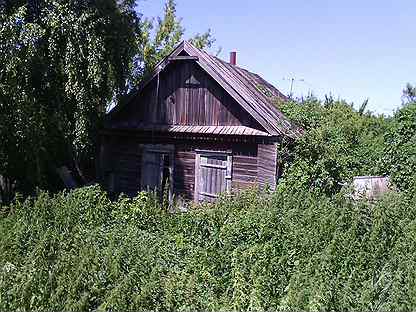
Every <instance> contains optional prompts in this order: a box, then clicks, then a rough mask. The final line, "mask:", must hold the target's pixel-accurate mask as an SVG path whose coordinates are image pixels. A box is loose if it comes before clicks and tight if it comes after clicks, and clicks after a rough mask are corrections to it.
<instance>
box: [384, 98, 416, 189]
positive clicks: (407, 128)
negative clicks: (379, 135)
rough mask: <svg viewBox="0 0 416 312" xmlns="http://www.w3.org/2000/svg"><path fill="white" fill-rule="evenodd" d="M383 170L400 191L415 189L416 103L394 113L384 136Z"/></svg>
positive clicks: (406, 105)
mask: <svg viewBox="0 0 416 312" xmlns="http://www.w3.org/2000/svg"><path fill="white" fill-rule="evenodd" d="M385 140H386V146H385V151H384V153H385V155H384V158H383V168H384V170H385V171H386V172H388V173H389V174H390V175H391V177H392V179H393V182H394V183H395V184H396V185H397V187H398V188H399V189H400V190H403V191H410V192H412V191H414V190H415V187H416V102H411V103H408V104H405V105H404V106H403V107H402V108H401V109H400V110H398V111H397V112H396V114H395V115H394V118H393V120H392V123H391V127H390V128H389V130H388V131H387V132H386V134H385Z"/></svg>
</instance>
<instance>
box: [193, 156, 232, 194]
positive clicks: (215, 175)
mask: <svg viewBox="0 0 416 312" xmlns="http://www.w3.org/2000/svg"><path fill="white" fill-rule="evenodd" d="M231 157H232V156H231V154H229V153H225V152H210V151H204V152H197V155H196V162H195V166H196V168H195V169H196V170H195V200H196V201H208V202H213V201H215V200H216V199H217V198H218V197H219V195H220V194H221V193H225V192H230V190H231V161H232V158H231Z"/></svg>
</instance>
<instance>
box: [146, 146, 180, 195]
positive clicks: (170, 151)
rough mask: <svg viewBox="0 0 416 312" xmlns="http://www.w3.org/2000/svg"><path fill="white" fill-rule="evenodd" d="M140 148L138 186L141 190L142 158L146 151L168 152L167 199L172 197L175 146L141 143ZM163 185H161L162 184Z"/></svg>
mask: <svg viewBox="0 0 416 312" xmlns="http://www.w3.org/2000/svg"><path fill="white" fill-rule="evenodd" d="M141 148H142V172H141V177H140V184H141V185H140V188H141V189H142V190H143V187H144V173H145V163H144V158H145V156H144V155H145V154H146V153H155V154H168V155H169V201H172V199H173V177H174V168H175V164H174V161H175V157H174V152H175V146H174V145H173V144H141ZM160 174H161V176H160V179H161V180H162V177H163V170H162V172H160ZM162 187H163V185H162ZM162 191H164V190H162Z"/></svg>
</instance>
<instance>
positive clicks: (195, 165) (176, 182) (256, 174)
mask: <svg viewBox="0 0 416 312" xmlns="http://www.w3.org/2000/svg"><path fill="white" fill-rule="evenodd" d="M277 98H280V99H282V100H285V99H286V97H285V96H284V95H283V94H282V93H281V92H280V91H279V90H277V89H276V88H275V87H273V86H272V85H271V84H269V83H268V82H266V81H265V80H264V79H262V78H261V77H260V76H258V75H256V74H254V73H251V72H249V71H247V70H244V69H242V68H240V67H238V66H236V54H235V52H232V53H231V61H230V63H228V62H224V61H222V60H220V59H219V58H217V57H214V56H211V55H209V54H207V53H206V52H204V51H201V50H199V49H197V48H195V47H194V46H193V45H191V44H190V43H189V42H186V41H184V42H182V43H180V44H179V45H178V46H177V47H176V48H175V49H174V51H173V52H172V53H171V54H170V55H169V56H167V57H166V58H165V59H164V60H163V61H161V62H160V63H159V64H158V65H157V66H156V68H155V70H154V72H153V73H152V74H151V75H150V76H149V78H148V79H147V80H145V81H143V83H142V84H141V85H140V86H139V87H138V89H137V90H136V91H135V92H133V93H132V94H131V96H130V100H128V101H126V103H125V104H124V105H121V104H119V105H118V106H116V107H115V108H114V109H113V110H112V111H111V112H110V113H109V114H108V118H107V120H106V122H105V126H104V129H103V131H102V133H101V150H100V178H101V181H102V183H103V185H104V186H105V187H106V188H107V189H108V190H109V191H111V192H115V193H120V192H123V193H126V194H128V195H134V194H135V193H137V191H138V190H146V189H158V190H160V189H168V190H169V193H170V194H176V195H181V196H183V197H184V198H185V199H192V200H195V201H213V200H215V199H216V198H217V197H218V195H219V194H220V193H222V192H230V191H232V190H240V189H244V188H248V187H251V186H255V185H258V186H260V187H264V186H266V185H269V187H271V188H272V189H273V188H274V187H275V185H276V180H277V177H278V171H279V168H278V166H277V157H278V155H277V144H279V142H280V141H281V139H282V138H283V137H289V138H293V139H295V138H296V137H298V136H299V135H300V134H301V130H300V129H299V128H297V127H296V126H294V125H292V123H291V122H290V121H289V120H288V119H287V118H286V117H285V116H284V115H283V114H282V113H281V112H280V111H279V110H278V108H277V107H276V105H275V101H276V99H277Z"/></svg>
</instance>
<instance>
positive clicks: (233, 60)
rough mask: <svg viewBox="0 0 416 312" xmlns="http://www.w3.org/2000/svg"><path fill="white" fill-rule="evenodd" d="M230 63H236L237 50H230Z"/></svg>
mask: <svg viewBox="0 0 416 312" xmlns="http://www.w3.org/2000/svg"><path fill="white" fill-rule="evenodd" d="M230 64H231V65H237V52H236V51H232V52H230Z"/></svg>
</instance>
